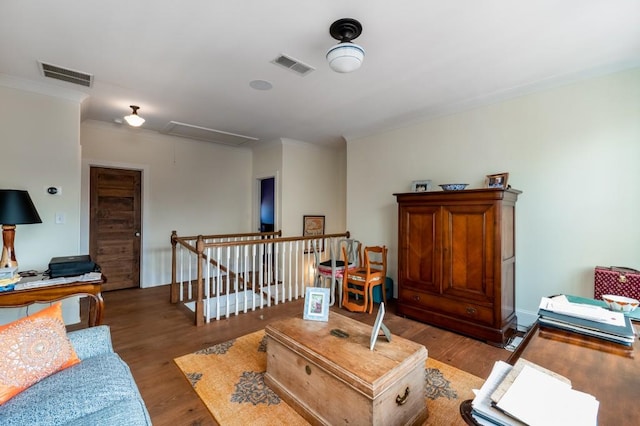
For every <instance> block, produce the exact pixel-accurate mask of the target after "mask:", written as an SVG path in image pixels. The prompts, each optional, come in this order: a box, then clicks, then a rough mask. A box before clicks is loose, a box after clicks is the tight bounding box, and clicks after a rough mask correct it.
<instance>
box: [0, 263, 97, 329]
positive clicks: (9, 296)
mask: <svg viewBox="0 0 640 426" xmlns="http://www.w3.org/2000/svg"><path fill="white" fill-rule="evenodd" d="M41 279H42V276H37V277H28V278H23V279H22V280H20V282H21V283H29V282H34V281H37V280H41ZM106 281H107V279H106V277H105V276H104V275H103V276H102V278H100V279H98V280H93V281H74V282H69V283H64V284H56V285H49V286H39V287H32V288H26V289H22V290H11V291H5V292H2V293H0V308H19V307H23V306H29V305H32V304H34V303H49V302H57V301H59V300H63V299H66V298H68V297H73V296H87V297H89V327H93V326H95V325H100V324H102V316H103V315H104V300H103V299H102V284H104V283H105V282H106Z"/></svg>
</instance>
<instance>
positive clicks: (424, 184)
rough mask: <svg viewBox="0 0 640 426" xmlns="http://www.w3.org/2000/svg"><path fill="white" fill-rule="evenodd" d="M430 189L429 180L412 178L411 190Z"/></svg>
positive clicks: (425, 190) (422, 190) (421, 190)
mask: <svg viewBox="0 0 640 426" xmlns="http://www.w3.org/2000/svg"><path fill="white" fill-rule="evenodd" d="M430 190H431V181H430V180H414V181H413V182H411V192H427V191H430Z"/></svg>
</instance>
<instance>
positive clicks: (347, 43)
mask: <svg viewBox="0 0 640 426" xmlns="http://www.w3.org/2000/svg"><path fill="white" fill-rule="evenodd" d="M361 33H362V25H361V24H360V22H358V21H356V20H355V19H351V18H343V19H338V20H337V21H336V22H334V23H333V24H331V27H330V28H329V34H331V37H333V38H335V39H336V40H339V41H340V43H338V44H336V45H335V46H332V47H331V48H330V49H329V51H328V52H327V61H328V62H329V66H330V67H331V69H332V70H334V71H335V72H340V73H347V72H352V71H355V70H357V69H358V68H360V65H362V61H363V60H364V49H363V48H362V46H359V45H357V44H355V43H352V42H351V40H354V39H356V38H358V36H359V35H360V34H361Z"/></svg>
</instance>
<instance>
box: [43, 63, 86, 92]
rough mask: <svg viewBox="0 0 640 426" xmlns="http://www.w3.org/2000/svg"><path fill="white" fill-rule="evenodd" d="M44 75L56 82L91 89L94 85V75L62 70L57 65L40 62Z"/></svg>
mask: <svg viewBox="0 0 640 426" xmlns="http://www.w3.org/2000/svg"><path fill="white" fill-rule="evenodd" d="M38 63H39V64H40V69H41V70H42V75H44V76H45V77H49V78H55V79H56V80H62V81H66V82H68V83H73V84H79V85H80V86H85V87H91V85H92V84H93V75H92V74H87V73H85V72H81V71H74V70H70V69H67V68H62V67H59V66H56V65H51V64H45V63H44V62H40V61H38Z"/></svg>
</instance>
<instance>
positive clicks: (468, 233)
mask: <svg viewBox="0 0 640 426" xmlns="http://www.w3.org/2000/svg"><path fill="white" fill-rule="evenodd" d="M521 193H522V192H521V191H517V190H515V189H506V190H504V189H494V188H485V189H471V190H464V191H434V192H412V193H403V194H394V195H395V196H396V198H397V201H398V303H397V313H398V315H403V316H406V317H409V318H413V319H416V320H419V321H422V322H425V323H429V324H433V325H436V326H439V327H442V328H446V329H449V330H453V331H456V332H459V333H461V334H465V335H468V336H471V337H475V338H478V339H481V340H485V341H487V342H490V343H494V344H498V345H503V344H504V343H505V342H506V341H507V340H508V338H509V337H510V336H511V334H512V333H513V332H514V331H515V329H516V325H517V324H516V314H515V261H516V252H515V204H516V200H517V198H518V195H519V194H521Z"/></svg>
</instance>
